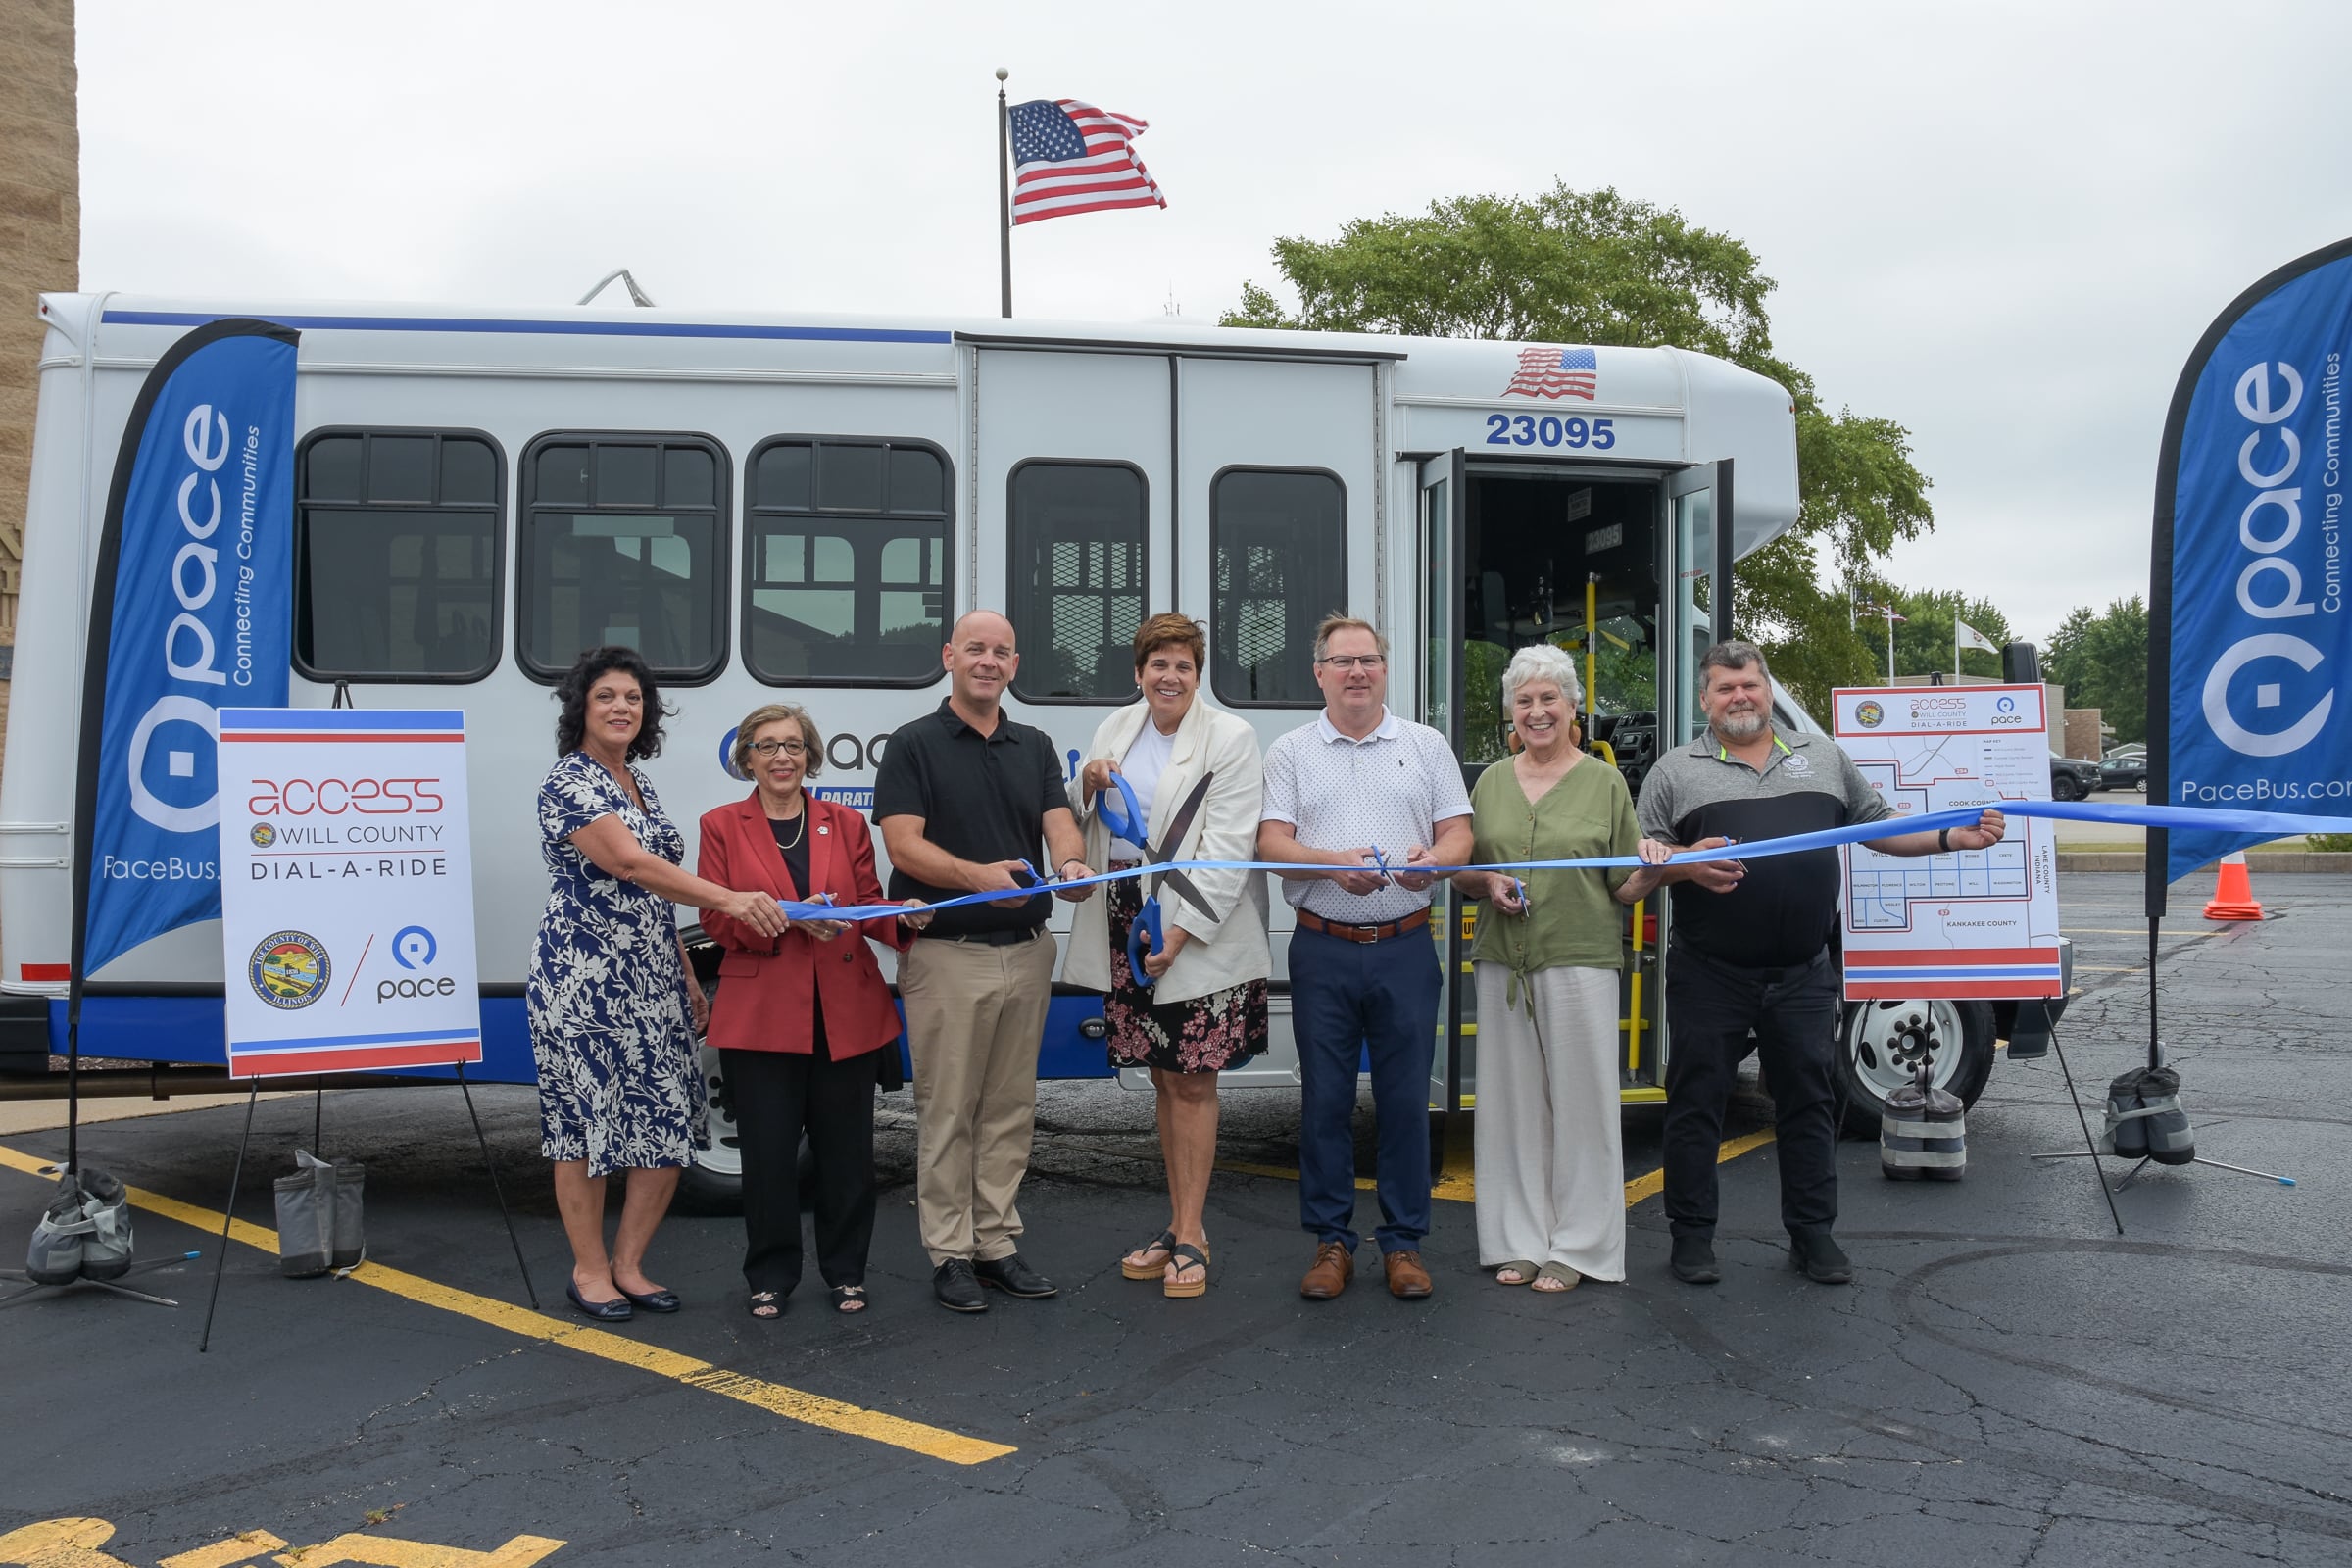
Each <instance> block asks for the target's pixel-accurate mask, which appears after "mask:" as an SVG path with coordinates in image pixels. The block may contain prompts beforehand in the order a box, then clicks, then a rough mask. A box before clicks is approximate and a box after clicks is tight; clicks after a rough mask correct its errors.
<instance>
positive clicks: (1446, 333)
mask: <svg viewBox="0 0 2352 1568" xmlns="http://www.w3.org/2000/svg"><path fill="white" fill-rule="evenodd" d="M1274 264H1275V266H1276V268H1277V269H1278V270H1280V271H1281V273H1282V275H1283V278H1284V280H1285V281H1286V282H1287V283H1289V285H1290V286H1291V288H1292V289H1293V290H1294V291H1295V292H1296V293H1297V295H1298V298H1299V309H1298V310H1297V311H1296V312H1295V313H1294V312H1290V311H1286V310H1285V309H1284V308H1283V306H1282V303H1281V301H1279V300H1278V299H1276V298H1275V296H1274V295H1273V294H1272V293H1271V292H1269V291H1268V290H1266V289H1264V288H1261V287H1260V286H1258V285H1257V284H1255V283H1247V284H1245V285H1243V288H1242V302H1241V306H1240V308H1239V309H1237V310H1234V311H1230V312H1228V313H1226V315H1225V316H1224V318H1223V321H1224V324H1225V325H1227V326H1275V327H1292V328H1304V329H1307V330H1311V331H1346V332H1397V333H1406V334H1410V335H1414V336H1425V337H1478V338H1494V339H1500V340H1503V341H1516V340H1535V341H1541V342H1555V343H1593V344H1616V345H1624V346H1632V347H1648V346H1655V345H1659V344H1672V345H1675V346H1678V347H1682V348H1689V349H1696V350H1699V351H1701V352H1703V353H1707V354H1713V355H1716V356H1718V357H1720V358H1723V359H1727V360H1730V361H1732V362H1733V363H1735V364H1737V365H1740V366H1743V367H1745V368H1748V369H1751V370H1754V371H1756V372H1757V373H1758V374H1761V375H1765V376H1769V377H1771V378H1772V379H1773V380H1775V381H1778V382H1779V383H1780V384H1781V385H1782V386H1785V387H1787V388H1788V389H1789V397H1790V400H1791V401H1792V402H1793V403H1794V404H1795V407H1796V455H1797V475H1798V512H1797V524H1796V527H1795V528H1794V529H1792V530H1791V531H1790V532H1789V533H1787V534H1784V535H1783V536H1782V537H1781V538H1779V539H1777V540H1775V541H1774V542H1773V543H1772V544H1770V545H1768V546H1766V547H1765V548H1764V549H1762V550H1760V551H1757V552H1755V553H1754V554H1753V555H1750V556H1749V557H1747V558H1746V559H1745V560H1744V561H1743V562H1742V563H1741V564H1740V594H1741V599H1742V605H1743V608H1742V610H1741V612H1740V620H1741V622H1742V624H1741V625H1740V628H1739V629H1740V631H1742V632H1744V633H1746V634H1747V635H1749V636H1752V637H1754V638H1755V639H1756V640H1757V641H1758V642H1760V643H1761V644H1763V646H1764V648H1765V651H1766V653H1767V654H1768V655H1769V656H1770V658H1771V660H1772V663H1773V670H1774V673H1775V674H1777V675H1779V676H1780V677H1781V679H1782V680H1783V681H1784V682H1786V683H1787V684H1788V685H1789V686H1790V687H1791V688H1793V689H1794V690H1795V691H1796V693H1797V695H1798V696H1799V698H1800V699H1801V700H1803V701H1804V702H1805V703H1806V704H1807V705H1808V706H1810V707H1812V708H1813V709H1814V710H1815V711H1826V707H1827V703H1828V698H1829V691H1830V688H1831V687H1833V686H1838V685H1853V684H1859V683H1863V682H1867V681H1869V680H1871V679H1872V678H1873V674H1872V661H1871V657H1870V643H1869V639H1868V638H1867V636H1864V635H1858V634H1857V633H1855V632H1854V631H1852V630H1851V629H1849V628H1848V627H1847V625H1846V606H1845V594H1844V591H1843V590H1842V589H1833V590H1829V591H1824V590H1823V588H1822V587H1821V582H1822V579H1823V578H1824V577H1825V576H1826V577H1828V578H1830V579H1831V580H1833V581H1838V582H1848V581H1851V580H1853V579H1854V578H1855V577H1856V576H1858V575H1860V574H1861V573H1863V572H1864V571H1865V570H1867V568H1868V566H1869V564H1870V563H1872V562H1873V561H1875V560H1879V559H1882V558H1884V557H1885V556H1886V554H1887V552H1888V551H1889V550H1890V549H1892V548H1893V546H1894V545H1895V544H1896V543H1897V542H1898V541H1900V540H1905V539H1913V538H1917V537H1918V536H1919V534H1920V533H1921V532H1922V531H1923V530H1925V529H1928V528H1931V527H1933V526H1934V516H1933V513H1932V512H1931V510H1930V507H1929V504H1928V499H1927V492H1928V487H1929V481H1928V478H1927V476H1926V475H1925V474H1923V473H1921V472H1920V471H1919V469H1918V468H1917V467H1916V466H1914V465H1913V464H1912V461H1911V449H1910V433H1909V432H1908V431H1907V430H1905V429H1904V428H1903V427H1902V426H1901V425H1899V424H1897V423H1895V422H1894V421H1892V420H1890V419H1880V418H1870V417H1863V416H1859V415H1856V414H1855V413H1853V412H1852V411H1851V410H1850V409H1840V410H1838V412H1837V413H1835V414H1833V413H1831V412H1830V411H1829V409H1828V408H1827V407H1826V406H1824V404H1823V403H1822V401H1821V398H1820V395H1819V393H1818V392H1817V391H1816V389H1815V387H1814V384H1813V379H1812V377H1810V376H1808V375H1806V374H1805V373H1804V372H1803V371H1802V370H1799V369H1798V368H1796V367H1794V366H1792V365H1790V364H1789V363H1788V362H1787V361H1785V360H1783V359H1781V358H1779V357H1778V355H1777V354H1776V353H1775V352H1774V350H1773V346H1772V325H1771V320H1770V318H1769V316H1768V314H1767V312H1766V310H1765V299H1766V296H1768V295H1769V294H1770V293H1771V292H1772V290H1773V287H1774V284H1773V280H1772V279H1771V278H1769V277H1766V276H1764V275H1763V273H1762V271H1761V270H1759V267H1758V263H1757V260H1756V256H1755V253H1754V252H1752V251H1750V250H1749V249H1748V248H1747V246H1745V245H1744V244H1742V243H1741V242H1740V241H1739V240H1737V239H1734V238H1732V237H1731V236H1730V235H1727V234H1722V233H1718V232H1715V231H1714V230H1711V229H1706V228H1701V227H1698V226H1697V225H1695V224H1693V223H1691V221H1688V220H1687V219H1685V218H1684V217H1683V215H1682V214H1681V213H1679V212H1676V211H1674V210H1673V209H1672V208H1660V207H1657V206H1654V205H1652V204H1651V203H1648V202H1643V201H1636V200H1632V199H1630V198H1627V197H1624V196H1621V195H1619V194H1618V193H1617V192H1616V191H1615V190H1611V189H1601V190H1594V191H1574V190H1570V189H1569V188H1568V187H1567V185H1566V184H1564V183H1560V184H1555V185H1554V186H1553V187H1552V188H1551V189H1550V190H1549V191H1547V192H1545V193H1544V194H1543V195H1540V196H1535V197H1532V198H1530V197H1515V196H1461V197H1455V198H1453V199H1451V200H1449V201H1442V202H1433V203H1432V204H1431V205H1430V209H1429V211H1428V212H1427V213H1425V214H1412V215H1397V214H1390V215H1388V216H1386V217H1382V218H1377V219H1358V220H1356V221H1353V222H1350V223H1348V224H1347V225H1346V226H1345V227H1344V228H1342V229H1341V231H1340V235H1339V237H1338V238H1337V239H1335V240H1331V241H1328V242H1325V241H1317V240H1310V239H1303V238H1298V237H1289V238H1283V239H1278V240H1276V241H1275V242H1274ZM1947 632H1948V627H1947Z"/></svg>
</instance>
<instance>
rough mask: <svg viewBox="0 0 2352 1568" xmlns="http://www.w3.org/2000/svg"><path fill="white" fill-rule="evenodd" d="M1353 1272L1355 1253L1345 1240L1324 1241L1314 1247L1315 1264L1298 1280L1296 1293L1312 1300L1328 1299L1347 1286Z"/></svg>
mask: <svg viewBox="0 0 2352 1568" xmlns="http://www.w3.org/2000/svg"><path fill="white" fill-rule="evenodd" d="M1354 1274H1355V1254H1354V1253H1353V1252H1351V1251H1349V1250H1348V1244H1347V1243H1346V1242H1325V1243H1323V1244H1321V1245H1320V1246H1318V1247H1317V1248H1316V1249H1315V1266H1314V1267H1313V1268H1310V1269H1308V1270H1307V1271H1306V1278H1304V1279H1302V1280H1300V1281H1299V1295H1300V1296H1303V1297H1305V1298H1306V1299H1309V1300H1313V1301H1328V1300H1330V1299H1332V1298H1333V1297H1335V1296H1337V1295H1339V1294H1340V1293H1341V1292H1342V1291H1344V1290H1346V1289H1347V1288H1348V1280H1349V1279H1351V1278H1353V1277H1354Z"/></svg>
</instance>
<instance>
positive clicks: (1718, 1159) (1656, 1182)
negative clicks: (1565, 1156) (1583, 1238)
mask: <svg viewBox="0 0 2352 1568" xmlns="http://www.w3.org/2000/svg"><path fill="white" fill-rule="evenodd" d="M1771 1142H1772V1129H1771V1128H1769V1127H1767V1128H1765V1129H1764V1130H1763V1131H1762V1132H1760V1133H1749V1134H1748V1135H1747V1136H1746V1137H1744V1138H1733V1139H1728V1140H1726V1141H1725V1143H1724V1145H1723V1147H1722V1148H1721V1149H1718V1150H1716V1151H1715V1163H1716V1164H1718V1165H1723V1164H1729V1163H1730V1162H1731V1161H1733V1160H1735V1159H1738V1158H1739V1157H1740V1155H1741V1154H1744V1153H1746V1152H1748V1151H1749V1150H1751V1149H1761V1148H1763V1147H1764V1146H1765V1145H1766V1144H1769V1143H1771ZM1665 1190H1666V1172H1665V1171H1664V1170H1653V1171H1651V1172H1650V1173H1649V1174H1648V1175H1646V1176H1637V1177H1635V1178H1634V1179H1633V1180H1632V1181H1630V1182H1627V1183H1626V1184H1625V1206H1626V1207H1628V1208H1631V1207H1633V1206H1634V1205H1635V1204H1636V1203H1639V1202H1640V1201H1642V1200H1643V1199H1644V1198H1655V1197H1657V1196H1658V1194H1660V1193H1662V1192H1664V1191H1665Z"/></svg>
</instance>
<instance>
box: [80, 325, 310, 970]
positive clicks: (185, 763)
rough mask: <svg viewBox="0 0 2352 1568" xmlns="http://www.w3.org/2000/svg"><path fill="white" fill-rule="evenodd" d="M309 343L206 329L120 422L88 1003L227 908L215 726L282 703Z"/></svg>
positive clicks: (91, 704) (92, 704) (102, 557)
mask: <svg viewBox="0 0 2352 1568" xmlns="http://www.w3.org/2000/svg"><path fill="white" fill-rule="evenodd" d="M296 342H297V339H296V334H295V333H294V332H293V331H291V330H289V329H288V328H286V327H282V326H277V325H273V324H271V323H270V322H267V321H249V320H220V321H211V322H208V323H206V324H205V325H203V326H200V327H197V328H196V329H195V330H193V331H191V332H189V333H188V334H187V335H186V336H184V337H182V338H181V339H179V341H177V342H176V343H174V344H172V347H171V348H170V349H168V350H166V351H165V353H164V355H163V358H162V359H160V360H158V361H157V362H156V366H155V368H154V369H153V370H152V371H151V372H150V373H149V374H148V377H147V382H146V384H145V385H144V386H142V387H141V388H140V389H139V396H138V401H137V402H136V403H135V404H134V405H133V406H132V409H131V414H130V420H129V423H128V425H127V426H126V427H125V428H124V431H123V447H122V451H121V454H120V455H119V457H118V459H117V461H116V465H115V478H114V486H113V489H112V491H111V492H110V494H109V496H108V498H107V511H106V524H105V530H104V532H103V533H102V534H101V535H100V538H99V546H98V560H97V575H96V581H95V583H94V584H93V587H92V590H91V604H90V638H89V651H88V657H87V661H86V662H85V663H84V665H83V675H82V710H81V760H80V765H79V767H78V769H77V774H78V783H77V786H76V796H75V813H74V821H73V826H74V838H75V845H74V849H75V856H74V863H75V865H76V866H77V867H78V869H79V873H80V874H79V876H78V877H77V879H76V882H75V885H74V905H75V908H74V919H73V987H74V997H75V999H76V1000H78V997H79V989H80V985H81V982H82V981H83V979H84V978H85V977H86V976H87V975H88V974H89V973H90V972H91V971H92V970H95V969H100V968H103V967H104V966H105V965H106V964H107V963H108V962H110V961H111V960H113V959H115V958H117V957H120V956H122V955H123V954H124V953H127V952H129V951H130V950H131V949H132V948H135V947H137V946H138V945H139V944H140V943H142V942H145V941H147V940H148V939H149V938H151V937H156V936H160V935H162V934H163V933H164V932H167V931H173V930H177V929H178V928H179V927H181V926H184V925H192V924H194V923H195V922H197V921H199V920H208V919H212V918H214V917H216V916H218V915H219V914H220V912H221V868H220V846H219V840H218V837H217V836H216V832H215V828H216V825H217V823H218V822H219V820H220V815H221V806H220V799H219V769H218V758H217V744H216V737H217V736H218V734H219V721H218V716H217V715H218V713H219V711H220V710H221V708H222V707H223V706H237V707H276V706H279V705H281V704H283V703H284V702H285V700H286V683H287V662H288V653H289V646H290V642H291V638H292V626H291V613H290V605H291V597H292V593H293V568H292V540H293V529H294V522H293V509H294V368H295V357H296ZM70 1010H72V1009H70Z"/></svg>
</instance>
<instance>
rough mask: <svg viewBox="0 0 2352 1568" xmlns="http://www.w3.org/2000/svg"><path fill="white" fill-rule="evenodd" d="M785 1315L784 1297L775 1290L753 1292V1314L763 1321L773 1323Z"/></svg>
mask: <svg viewBox="0 0 2352 1568" xmlns="http://www.w3.org/2000/svg"><path fill="white" fill-rule="evenodd" d="M783 1315H784V1298H783V1297H782V1296H781V1295H779V1294H777V1293H776V1292H774V1291H754V1292H753V1293H752V1316H754V1317H756V1318H758V1319H759V1320H760V1322H762V1323H772V1322H774V1321H775V1320H776V1319H777V1318H780V1317H782V1316H783Z"/></svg>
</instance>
